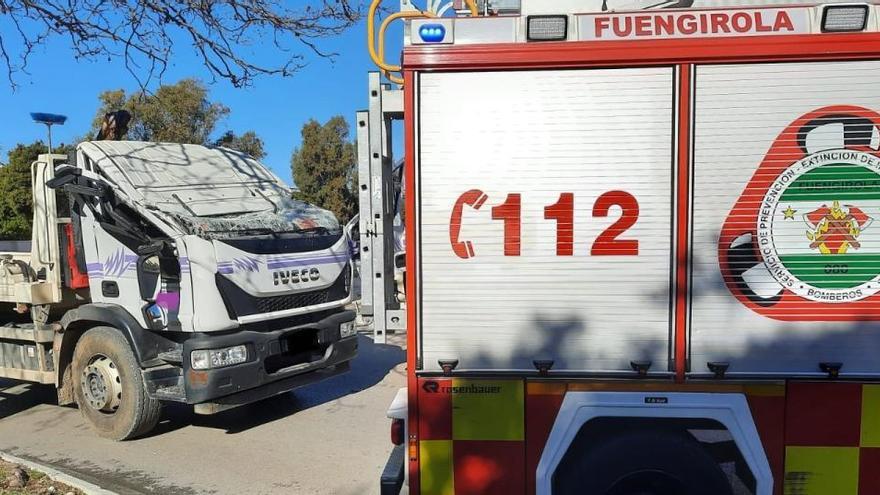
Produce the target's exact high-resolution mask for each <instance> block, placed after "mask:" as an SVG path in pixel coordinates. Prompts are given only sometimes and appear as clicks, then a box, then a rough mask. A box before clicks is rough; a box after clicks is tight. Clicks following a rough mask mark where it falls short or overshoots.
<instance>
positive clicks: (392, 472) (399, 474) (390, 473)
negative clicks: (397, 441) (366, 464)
mask: <svg viewBox="0 0 880 495" xmlns="http://www.w3.org/2000/svg"><path fill="white" fill-rule="evenodd" d="M404 461H406V444H401V445H395V446H394V449H392V450H391V455H389V456H388V462H387V463H385V469H384V470H383V471H382V477H381V478H380V479H379V493H381V495H398V494H399V493H400V489H401V487H403V479H404V471H403V466H404Z"/></svg>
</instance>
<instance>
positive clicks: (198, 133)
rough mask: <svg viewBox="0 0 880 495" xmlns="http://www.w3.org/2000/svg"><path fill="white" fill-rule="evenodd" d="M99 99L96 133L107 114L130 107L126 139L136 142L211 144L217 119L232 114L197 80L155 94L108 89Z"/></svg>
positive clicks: (165, 86) (181, 82) (95, 121)
mask: <svg viewBox="0 0 880 495" xmlns="http://www.w3.org/2000/svg"><path fill="white" fill-rule="evenodd" d="M98 99H99V100H100V101H101V107H100V108H99V109H98V113H97V114H96V115H95V119H94V121H93V122H92V128H93V133H92V134H93V135H96V134H97V132H98V129H100V128H101V122H102V121H103V119H104V114H106V113H108V112H112V111H116V110H128V112H129V113H130V114H131V122H130V123H129V124H128V135H127V136H126V138H127V139H130V140H133V141H157V142H158V141H162V142H169V143H189V144H208V143H209V141H208V138H209V136H210V135H211V133H212V132H213V131H214V128H215V127H216V126H217V122H219V121H220V120H222V119H223V118H225V117H226V116H227V115H229V109H228V108H227V107H226V106H225V105H223V104H222V103H216V102H211V101H210V100H209V99H208V89H207V88H206V87H205V85H204V83H202V82H201V81H199V80H197V79H183V80H181V81H179V82H178V83H176V84H166V85H162V86H160V87H159V89H158V90H156V92H155V94H147V93H145V92H143V91H138V92H136V93H133V94H131V95H127V94H126V93H125V90H122V89H117V90H111V91H104V92H103V93H101V94H100V95H99V96H98ZM254 137H256V136H254Z"/></svg>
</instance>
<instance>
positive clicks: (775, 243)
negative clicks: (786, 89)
mask: <svg viewBox="0 0 880 495" xmlns="http://www.w3.org/2000/svg"><path fill="white" fill-rule="evenodd" d="M878 123H880V115H878V114H876V113H874V112H872V111H869V110H867V109H864V108H858V107H829V108H825V109H820V110H818V111H816V112H812V113H810V114H807V115H805V116H803V117H801V118H800V119H798V120H797V121H795V123H794V124H792V125H791V126H789V128H787V129H786V130H785V131H783V133H782V134H781V135H780V137H779V138H777V140H776V142H775V143H774V144H773V146H772V147H771V149H770V151H769V152H768V154H767V157H766V158H765V160H764V162H763V163H762V164H761V166H760V167H759V168H758V170H757V171H756V172H755V174H754V176H753V177H752V180H751V181H750V182H749V184H748V185H747V186H746V189H745V191H744V193H743V195H742V196H741V197H740V199H739V200H738V201H737V203H736V205H735V206H734V208H733V211H731V213H730V215H729V216H728V219H727V221H726V222H725V224H724V228H723V229H722V233H721V242H720V245H719V260H720V262H721V271H722V274H723V275H724V277H725V282H726V283H727V287H728V288H729V289H730V290H731V292H733V294H734V295H735V296H737V298H738V299H740V301H742V302H743V303H745V304H746V305H747V306H748V307H750V308H751V309H753V310H755V311H756V312H758V313H761V314H763V315H765V316H769V317H771V318H775V319H781V320H803V321H807V320H817V321H819V320H850V319H866V318H867V319H875V318H880V315H878V314H877V310H876V308H873V309H872V308H864V309H861V310H855V308H854V307H853V305H854V304H857V303H867V302H868V301H869V300H872V299H874V297H875V296H876V297H878V298H880V295H878V292H880V226H875V225H874V219H875V218H878V217H880V153H878V148H880V131H878Z"/></svg>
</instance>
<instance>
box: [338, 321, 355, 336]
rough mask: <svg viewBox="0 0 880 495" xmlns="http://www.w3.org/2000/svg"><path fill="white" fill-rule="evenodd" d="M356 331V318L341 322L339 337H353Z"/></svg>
mask: <svg viewBox="0 0 880 495" xmlns="http://www.w3.org/2000/svg"><path fill="white" fill-rule="evenodd" d="M356 333H357V327H355V326H354V320H352V321H346V322H343V323H340V324H339V338H341V339H344V338H346V337H351V336H352V335H354V334H356Z"/></svg>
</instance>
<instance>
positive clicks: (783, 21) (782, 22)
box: [773, 10, 794, 31]
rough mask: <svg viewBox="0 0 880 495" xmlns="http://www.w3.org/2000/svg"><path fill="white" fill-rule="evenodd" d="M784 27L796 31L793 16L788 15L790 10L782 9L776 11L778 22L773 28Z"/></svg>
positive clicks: (778, 29) (777, 29) (781, 28)
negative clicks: (792, 20)
mask: <svg viewBox="0 0 880 495" xmlns="http://www.w3.org/2000/svg"><path fill="white" fill-rule="evenodd" d="M783 29H785V30H786V31H794V23H793V22H791V17H788V12H786V11H784V10H780V11H779V12H777V13H776V22H775V23H774V24H773V30H774V31H782V30H783Z"/></svg>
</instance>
